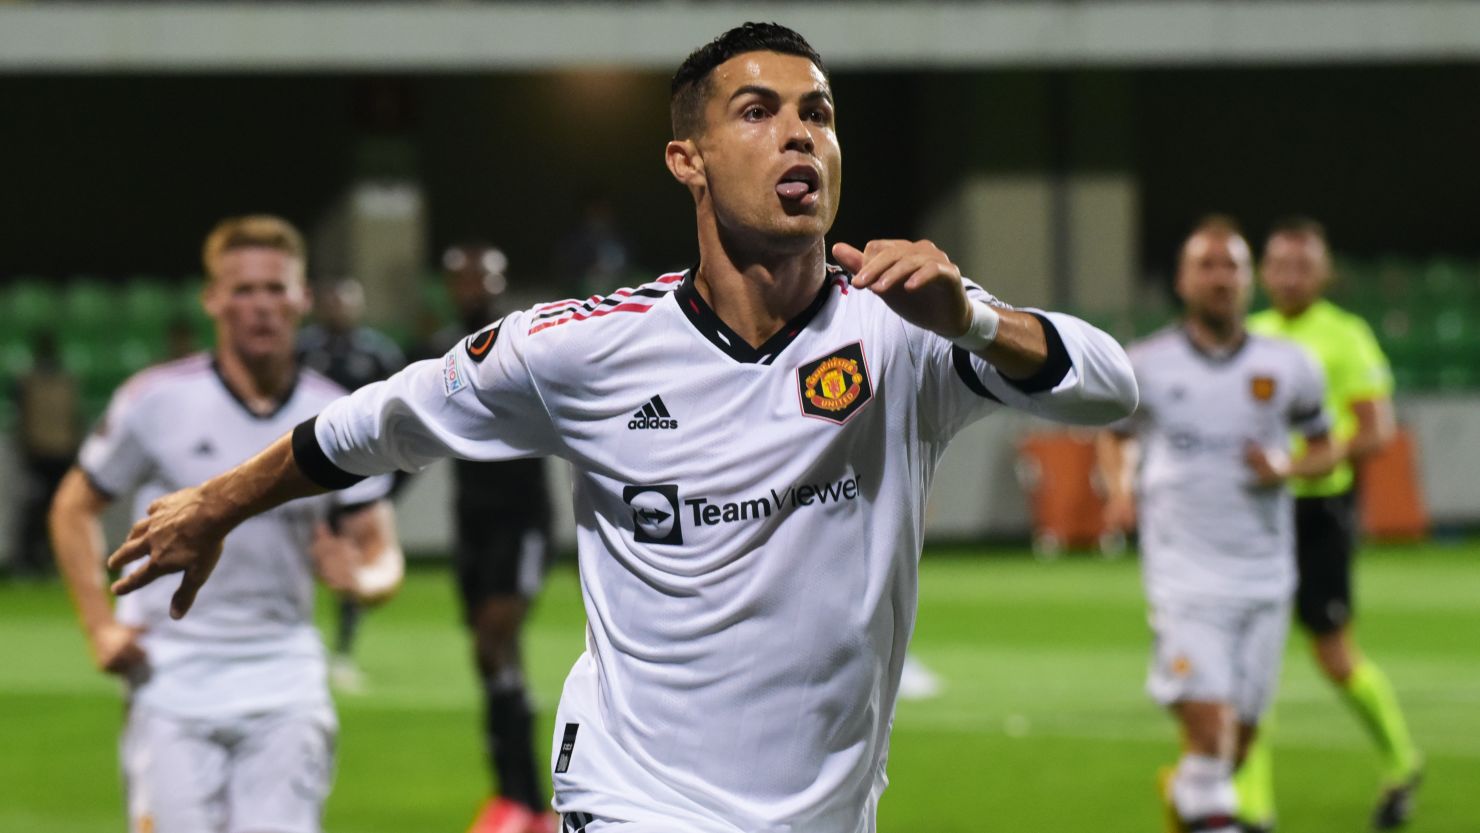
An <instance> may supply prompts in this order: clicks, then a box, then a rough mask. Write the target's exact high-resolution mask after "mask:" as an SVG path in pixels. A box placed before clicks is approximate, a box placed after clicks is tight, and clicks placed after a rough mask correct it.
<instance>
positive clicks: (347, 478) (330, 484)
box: [293, 417, 365, 489]
mask: <svg viewBox="0 0 1480 833" xmlns="http://www.w3.org/2000/svg"><path fill="white" fill-rule="evenodd" d="M318 420H319V418H318V417H311V418H309V419H306V420H304V421H303V422H300V423H298V427H297V428H294V429H293V462H294V463H296V464H298V470H299V471H301V472H303V475H304V476H305V477H307V478H308V479H309V480H312V481H313V482H314V483H316V484H318V485H319V486H322V487H324V488H325V489H346V488H349V487H350V486H353V485H355V484H356V483H359V482H360V481H361V480H364V479H365V477H364V475H359V474H350V473H349V472H347V471H345V470H344V469H342V468H340V467H338V466H336V465H334V462H333V461H332V460H330V459H329V455H327V454H325V453H324V450H323V449H322V448H319V440H318V437H315V436H314V433H313V427H314V423H316V422H318Z"/></svg>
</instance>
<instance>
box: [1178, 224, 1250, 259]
mask: <svg viewBox="0 0 1480 833" xmlns="http://www.w3.org/2000/svg"><path fill="white" fill-rule="evenodd" d="M1199 234H1216V235H1221V236H1224V237H1240V238H1241V237H1243V236H1244V230H1243V228H1242V227H1240V226H1239V222H1238V219H1237V218H1235V217H1234V216H1233V215H1231V214H1219V213H1214V214H1204V215H1203V216H1202V217H1201V218H1200V219H1199V220H1198V221H1197V223H1195V224H1194V225H1193V226H1192V230H1191V231H1189V232H1187V236H1186V237H1184V238H1183V239H1182V245H1181V246H1179V247H1177V262H1178V263H1179V264H1180V263H1181V262H1182V258H1183V257H1186V255H1187V244H1188V243H1191V242H1192V238H1194V237H1196V236H1198V235H1199Z"/></svg>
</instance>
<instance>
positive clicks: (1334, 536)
mask: <svg viewBox="0 0 1480 833" xmlns="http://www.w3.org/2000/svg"><path fill="white" fill-rule="evenodd" d="M1356 548H1357V504H1356V493H1355V492H1346V493H1345V494H1340V495H1333V496H1331V497H1302V498H1296V499H1295V563H1296V565H1297V566H1298V567H1299V570H1300V583H1299V585H1298V586H1297V588H1296V590H1295V611H1296V614H1297V615H1298V616H1299V617H1300V623H1301V624H1302V625H1304V626H1305V628H1306V630H1309V631H1310V632H1311V633H1313V634H1316V635H1317V636H1320V635H1324V634H1328V633H1332V632H1334V631H1338V630H1340V629H1341V628H1343V627H1345V626H1346V624H1347V623H1348V622H1350V621H1351V620H1352V555H1353V554H1354V553H1355V552H1356Z"/></svg>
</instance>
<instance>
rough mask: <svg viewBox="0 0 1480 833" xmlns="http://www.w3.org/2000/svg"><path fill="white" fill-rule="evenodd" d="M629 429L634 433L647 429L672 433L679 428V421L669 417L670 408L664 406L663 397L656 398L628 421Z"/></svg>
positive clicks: (649, 401) (650, 400)
mask: <svg viewBox="0 0 1480 833" xmlns="http://www.w3.org/2000/svg"><path fill="white" fill-rule="evenodd" d="M627 427H628V428H629V429H631V430H633V431H637V430H641V429H645V428H659V429H663V430H666V431H672V430H673V429H675V428H677V427H678V420H676V419H674V418H673V417H672V416H670V415H669V413H668V408H666V407H665V406H664V405H663V397H661V396H654V397H653V398H652V399H649V400H648V403H647V404H646V405H643V406H642V410H640V411H638V412H636V413H634V414H633V415H632V419H630V420H628V421H627Z"/></svg>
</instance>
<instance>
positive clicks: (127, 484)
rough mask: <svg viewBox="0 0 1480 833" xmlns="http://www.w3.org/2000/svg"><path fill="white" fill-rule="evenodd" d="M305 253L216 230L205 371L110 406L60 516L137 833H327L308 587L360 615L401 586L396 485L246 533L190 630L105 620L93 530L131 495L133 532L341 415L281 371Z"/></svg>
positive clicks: (380, 485)
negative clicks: (122, 699) (318, 583)
mask: <svg viewBox="0 0 1480 833" xmlns="http://www.w3.org/2000/svg"><path fill="white" fill-rule="evenodd" d="M303 251H304V249H303V241H302V238H301V237H300V236H299V234H298V232H297V231H296V230H294V229H293V227H292V226H291V225H289V224H288V223H287V222H285V221H283V220H281V219H278V218H276V217H269V216H248V217H239V218H233V219H228V220H225V221H223V222H222V223H220V224H219V225H218V226H216V228H215V229H214V230H213V231H212V232H211V233H210V236H209V237H207V238H206V242H205V252H204V255H205V256H204V260H205V269H206V274H207V275H208V276H209V279H208V282H207V284H206V288H205V292H204V295H203V301H204V304H205V307H206V310H207V311H208V312H209V313H210V315H211V317H212V318H213V319H214V320H215V326H216V341H217V347H216V349H215V352H214V353H213V354H209V355H207V354H201V355H197V356H193V357H189V358H185V359H181V360H178V361H174V362H170V363H168V364H164V365H161V366H159V367H156V368H153V369H149V370H145V371H143V372H141V373H139V374H137V375H135V376H134V377H133V378H132V379H131V380H129V381H128V382H127V383H126V384H125V385H124V386H123V387H122V388H120V389H119V390H118V392H117V393H116V394H114V397H113V401H112V402H111V403H110V405H109V407H108V411H107V414H106V415H105V416H104V418H103V419H102V421H100V422H99V423H98V426H97V427H96V428H95V429H94V430H93V432H92V433H91V435H89V437H88V438H87V440H86V442H85V443H84V445H83V448H82V451H81V453H80V455H79V459H78V463H77V466H76V467H74V468H73V469H72V470H71V471H70V472H68V473H67V475H66V477H65V478H64V480H63V482H62V486H61V489H60V490H59V491H58V493H57V496H56V499H55V501H54V502H53V504H52V510H51V533H52V541H53V545H54V547H55V549H56V551H57V555H58V560H59V562H60V564H61V567H62V574H63V576H64V577H65V580H66V582H67V586H68V588H69V589H70V590H71V593H72V597H73V601H74V602H75V603H76V606H77V610H78V613H79V615H80V617H81V619H82V624H83V627H84V629H85V630H86V632H87V636H88V641H89V643H90V645H91V648H92V652H93V656H94V659H95V660H96V661H97V664H98V667H99V668H101V669H102V670H104V671H106V672H109V673H112V674H118V675H120V676H122V677H123V678H124V679H125V680H126V681H127V684H128V712H127V718H126V721H125V726H124V730H123V740H122V743H121V744H120V754H121V758H122V767H123V773H124V779H125V783H126V788H127V793H128V813H129V829H130V830H135V831H157V833H267V831H273V833H313V832H314V831H317V830H319V829H320V823H319V821H320V816H321V811H322V807H323V802H324V798H325V796H326V795H327V793H328V790H329V784H330V779H331V776H332V771H333V758H334V737H335V734H336V720H335V716H334V709H333V706H332V704H331V701H330V699H329V692H328V689H327V686H326V681H325V663H324V647H323V644H322V643H321V641H320V639H319V636H318V632H317V631H316V630H315V629H314V625H313V620H312V605H313V590H314V588H313V580H314V576H315V574H317V575H318V577H319V578H320V579H321V580H322V581H323V582H324V583H325V584H326V585H328V586H329V587H331V588H332V589H334V590H336V591H339V592H342V593H349V594H353V595H354V596H356V597H357V598H359V599H361V600H363V601H366V602H374V601H379V600H382V599H385V598H387V597H388V596H389V595H391V594H392V593H393V592H394V591H395V589H396V587H397V586H398V584H399V582H400V577H401V572H402V558H401V552H400V549H399V548H398V546H397V543H396V538H395V531H394V528H393V524H392V518H391V512H390V509H389V507H388V505H387V504H386V503H385V502H383V501H382V500H380V498H381V496H382V495H384V493H385V491H386V488H387V487H388V486H389V481H388V478H384V477H379V478H370V479H367V480H364V481H362V482H360V483H359V484H357V485H355V486H354V487H352V488H350V489H345V490H344V491H341V492H337V493H334V494H332V495H328V496H323V497H314V498H310V499H308V500H304V501H300V502H298V503H295V504H293V505H291V506H285V507H283V508H281V509H277V510H275V511H272V512H269V513H265V514H263V515H261V516H259V517H255V518H253V519H251V520H249V521H246V522H245V523H243V524H241V525H240V526H239V527H237V528H236V529H235V530H233V531H232V532H231V534H230V535H229V536H227V537H226V540H225V552H226V563H225V564H224V565H222V568H221V571H220V573H219V574H218V575H217V577H216V581H215V582H214V583H213V584H212V586H211V587H209V588H207V589H206V591H205V592H203V593H202V594H201V596H200V599H199V601H198V604H197V609H196V612H195V615H193V616H192V617H191V618H190V619H188V620H176V619H172V618H171V617H170V616H169V615H168V608H169V603H170V593H169V591H168V590H167V589H165V588H163V587H159V588H149V589H148V590H146V591H145V592H142V593H139V594H137V595H134V596H130V597H128V598H126V599H122V600H120V601H119V603H118V607H117V609H116V610H113V609H110V606H109V603H108V597H107V594H106V593H105V592H104V585H103V582H102V575H101V571H100V570H99V569H98V567H99V562H100V561H101V559H102V556H103V552H104V551H103V549H102V544H103V540H102V539H103V534H102V528H101V525H100V523H99V516H100V515H101V514H102V512H103V510H104V509H105V508H106V507H107V506H108V504H109V503H110V502H111V501H112V500H113V499H114V498H115V497H119V496H123V495H126V494H129V493H131V492H132V493H133V494H134V507H135V512H136V514H137V515H139V516H143V515H145V513H146V509H147V507H149V506H150V504H151V503H152V502H153V501H155V500H156V499H157V498H159V497H160V496H162V495H164V494H166V493H168V492H171V491H173V490H175V489H178V488H180V487H181V486H183V485H185V484H189V483H199V482H201V481H202V480H206V479H208V478H211V477H213V476H215V475H217V474H219V473H221V472H223V471H226V470H227V469H230V468H232V467H233V466H235V465H236V464H237V463H239V462H241V461H242V460H244V459H246V458H247V457H249V456H250V455H251V454H252V453H253V451H254V450H256V449H258V448H260V447H261V446H262V444H263V443H265V442H268V441H270V440H271V439H272V438H273V437H275V436H278V435H280V434H281V433H282V432H283V431H284V430H286V429H288V428H290V427H291V426H293V425H294V424H296V423H298V422H300V421H302V420H303V419H305V418H307V417H310V416H312V415H313V414H315V413H317V412H318V411H319V410H320V409H322V408H323V407H324V406H325V405H326V404H327V403H329V402H332V401H334V400H335V399H336V398H338V397H340V396H342V395H343V393H344V389H343V388H340V387H339V386H338V385H335V384H334V383H332V382H330V381H329V380H328V379H325V378H324V377H322V376H319V375H318V374H316V373H314V372H312V371H309V370H303V369H301V368H300V367H299V366H298V364H297V362H296V361H295V360H294V357H293V340H294V335H295V334H296V330H297V325H298V321H299V319H300V318H301V316H302V315H303V313H304V311H305V310H306V309H307V307H308V300H307V297H306V296H305V287H304V279H303V268H304V255H303ZM331 519H334V520H337V528H338V530H339V531H338V533H331V532H329V528H330V527H329V521H330V520H331ZM217 546H218V547H219V546H221V545H220V543H219V542H218V544H217Z"/></svg>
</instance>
